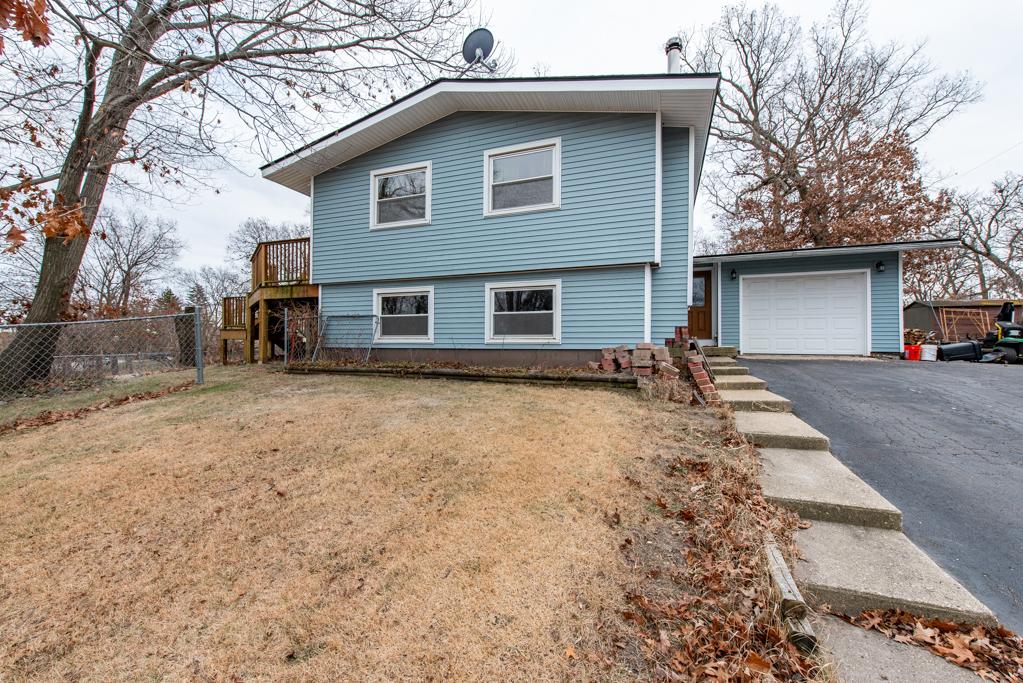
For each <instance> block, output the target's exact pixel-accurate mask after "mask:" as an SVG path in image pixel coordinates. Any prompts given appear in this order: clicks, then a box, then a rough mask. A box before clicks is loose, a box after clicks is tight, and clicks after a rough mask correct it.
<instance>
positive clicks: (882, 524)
mask: <svg viewBox="0 0 1023 683" xmlns="http://www.w3.org/2000/svg"><path fill="white" fill-rule="evenodd" d="M723 395H724V394H723V393H722V396H723ZM760 459H761V461H763V464H764V467H763V469H762V470H761V472H760V486H761V488H763V490H764V497H765V498H767V499H768V500H770V501H771V502H773V503H775V504H777V505H781V506H782V507H786V508H789V509H790V510H795V511H796V512H798V513H799V516H800V517H803V518H804V519H817V520H821V521H825V522H842V523H844V524H860V525H863V526H872V527H876V528H879V529H893V530H895V531H900V530H901V529H902V512H900V511H899V509H898V508H897V507H895V506H894V505H892V504H891V503H890V502H888V500H887V499H886V498H885V497H884V496H882V495H881V494H880V493H878V492H877V491H875V490H874V489H872V488H871V487H870V486H869V485H867V483H866V482H865V481H863V480H862V479H860V478H859V477H857V476H856V475H855V474H853V472H852V470H850V469H849V468H848V467H846V466H845V465H843V464H842V463H841V462H839V460H838V458H836V457H835V456H833V455H832V454H831V453H829V452H828V451H808V450H794V449H790V448H761V449H760Z"/></svg>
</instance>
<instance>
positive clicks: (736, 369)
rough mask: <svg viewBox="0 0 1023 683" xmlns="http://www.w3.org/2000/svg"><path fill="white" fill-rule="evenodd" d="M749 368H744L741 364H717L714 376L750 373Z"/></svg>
mask: <svg viewBox="0 0 1023 683" xmlns="http://www.w3.org/2000/svg"><path fill="white" fill-rule="evenodd" d="M748 374H749V368H744V367H742V366H741V365H715V366H714V376H715V377H724V376H725V375H729V376H730V375H748Z"/></svg>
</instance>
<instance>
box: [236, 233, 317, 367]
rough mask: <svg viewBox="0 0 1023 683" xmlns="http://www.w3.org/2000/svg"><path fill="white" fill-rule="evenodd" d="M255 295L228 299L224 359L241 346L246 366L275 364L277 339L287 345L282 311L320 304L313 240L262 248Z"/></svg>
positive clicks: (255, 266) (256, 257)
mask: <svg viewBox="0 0 1023 683" xmlns="http://www.w3.org/2000/svg"><path fill="white" fill-rule="evenodd" d="M251 260H252V281H251V285H252V289H251V290H250V291H249V293H248V294H246V295H245V296H231V297H225V298H224V300H223V303H222V305H223V324H222V325H221V328H220V345H221V359H222V360H223V362H224V363H226V362H227V345H228V342H229V341H232V340H238V339H240V340H242V342H243V351H244V354H243V355H244V360H245V362H246V363H252V362H259V363H264V362H266V361H269V360H271V359H272V358H273V355H274V347H275V342H276V341H277V338H278V337H279V338H280V339H281V340H283V337H284V330H283V311H284V309H285V308H288V307H290V306H295V305H298V304H302V303H314V302H315V301H316V300H317V299H318V298H319V286H318V285H313V284H310V283H309V238H308V237H299V238H297V239H289V240H277V241H274V242H260V243H259V245H257V246H256V250H255V251H254V252H253V253H252V259H251Z"/></svg>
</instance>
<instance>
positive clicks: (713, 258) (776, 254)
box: [693, 240, 959, 266]
mask: <svg viewBox="0 0 1023 683" xmlns="http://www.w3.org/2000/svg"><path fill="white" fill-rule="evenodd" d="M958 244H959V240H917V241H914V242H880V243H876V244H854V245H847V246H837V247H811V248H807V249H787V250H783V251H754V252H743V253H738V254H709V255H703V256H696V257H694V258H693V263H694V264H696V265H701V266H703V265H710V264H712V263H728V262H733V261H762V260H767V259H791V258H810V257H815V256H834V255H839V254H871V253H882V252H892V251H917V250H921V249H948V248H951V247H955V246H958Z"/></svg>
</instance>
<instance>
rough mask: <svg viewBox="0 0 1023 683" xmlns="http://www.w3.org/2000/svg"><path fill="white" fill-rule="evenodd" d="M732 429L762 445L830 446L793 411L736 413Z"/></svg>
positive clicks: (815, 448)
mask: <svg viewBox="0 0 1023 683" xmlns="http://www.w3.org/2000/svg"><path fill="white" fill-rule="evenodd" d="M719 390H720V387H719ZM735 428H736V430H738V432H739V433H740V434H742V435H743V436H745V437H746V438H747V439H748V440H749V441H750V442H752V443H753V444H754V445H755V446H760V447H762V448H796V449H800V450H814V451H826V450H829V449H830V447H831V442H830V440H829V439H828V437H826V436H824V435H823V434H821V433H820V432H818V431H817V430H816V429H814V428H813V427H811V426H810V425H808V424H806V423H805V422H803V421H802V420H800V419H799V418H798V417H796V416H795V415H793V414H792V413H759V412H758V413H754V412H737V413H736V414H735Z"/></svg>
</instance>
